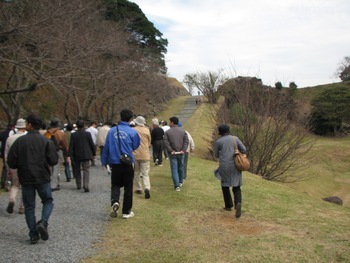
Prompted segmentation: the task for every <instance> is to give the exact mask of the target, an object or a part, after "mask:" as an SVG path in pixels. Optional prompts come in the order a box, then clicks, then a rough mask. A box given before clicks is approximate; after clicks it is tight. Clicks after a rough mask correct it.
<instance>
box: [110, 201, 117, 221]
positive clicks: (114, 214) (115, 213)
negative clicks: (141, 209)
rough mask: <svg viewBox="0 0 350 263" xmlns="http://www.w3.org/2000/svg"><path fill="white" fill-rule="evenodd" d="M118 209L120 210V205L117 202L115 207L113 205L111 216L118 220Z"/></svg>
mask: <svg viewBox="0 0 350 263" xmlns="http://www.w3.org/2000/svg"><path fill="white" fill-rule="evenodd" d="M118 209H119V203H118V202H115V203H114V204H113V205H112V209H111V213H110V214H109V215H110V216H111V217H114V218H116V217H117V216H118V213H117V212H118Z"/></svg>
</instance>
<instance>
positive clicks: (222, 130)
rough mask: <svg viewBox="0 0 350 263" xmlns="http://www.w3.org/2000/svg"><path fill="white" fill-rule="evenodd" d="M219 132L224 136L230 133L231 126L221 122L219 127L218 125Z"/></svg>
mask: <svg viewBox="0 0 350 263" xmlns="http://www.w3.org/2000/svg"><path fill="white" fill-rule="evenodd" d="M218 132H219V135H221V136H224V135H226V134H229V133H230V127H229V126H227V125H226V124H221V125H220V126H219V127H218Z"/></svg>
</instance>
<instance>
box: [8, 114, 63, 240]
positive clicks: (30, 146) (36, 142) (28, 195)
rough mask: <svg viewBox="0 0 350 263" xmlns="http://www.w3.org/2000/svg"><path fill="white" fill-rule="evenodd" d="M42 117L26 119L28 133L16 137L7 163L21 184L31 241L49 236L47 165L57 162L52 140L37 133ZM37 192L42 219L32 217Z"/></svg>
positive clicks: (50, 201)
mask: <svg viewBox="0 0 350 263" xmlns="http://www.w3.org/2000/svg"><path fill="white" fill-rule="evenodd" d="M41 125H42V120H41V118H40V117H39V115H37V114H31V115H30V116H28V117H27V119H26V130H27V131H28V133H27V134H26V135H23V136H22V137H20V138H18V139H17V140H16V141H15V142H14V143H13V145H12V146H11V148H10V151H9V153H8V156H7V164H8V165H9V167H10V168H12V169H17V173H18V179H19V182H20V184H21V186H22V197H23V204H24V209H25V211H24V214H25V217H26V222H27V225H28V228H29V237H30V243H31V244H35V243H37V242H38V240H39V235H40V238H41V239H42V240H48V239H49V235H48V232H47V226H48V221H49V218H50V215H51V212H52V209H53V198H52V193H51V184H50V181H51V172H50V166H53V165H56V164H57V162H58V155H57V152H56V149H55V145H54V143H53V141H51V140H49V139H48V138H46V137H45V136H42V135H41V134H40V133H39V129H40V127H41ZM36 192H37V193H38V195H39V197H40V199H41V203H42V204H43V207H42V212H41V220H40V221H38V222H36V218H35V195H36Z"/></svg>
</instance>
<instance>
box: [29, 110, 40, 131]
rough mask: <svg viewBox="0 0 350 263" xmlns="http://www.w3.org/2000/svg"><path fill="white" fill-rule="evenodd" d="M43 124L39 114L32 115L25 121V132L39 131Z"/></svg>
mask: <svg viewBox="0 0 350 263" xmlns="http://www.w3.org/2000/svg"><path fill="white" fill-rule="evenodd" d="M42 124H43V121H42V119H41V118H40V116H39V114H37V113H32V114H30V115H29V116H28V117H27V119H26V129H27V130H39V129H40V128H41V126H42Z"/></svg>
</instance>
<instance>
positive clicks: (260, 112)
mask: <svg viewBox="0 0 350 263" xmlns="http://www.w3.org/2000/svg"><path fill="white" fill-rule="evenodd" d="M225 85H226V90H228V91H229V93H226V95H225V96H226V104H224V105H223V107H222V108H221V110H220V112H219V114H218V116H221V122H224V123H231V124H232V125H233V127H234V128H233V130H234V133H235V134H237V135H238V136H239V137H240V138H241V139H242V140H243V142H244V144H245V145H246V146H247V149H248V156H249V158H250V159H251V161H252V165H251V168H250V170H249V171H250V172H252V173H255V174H258V175H261V176H262V177H263V178H265V179H268V180H278V181H284V182H290V181H293V180H300V179H301V178H294V177H292V176H291V175H288V176H287V175H286V172H287V171H288V170H290V169H292V168H295V167H296V166H298V165H300V163H301V162H300V160H301V159H302V158H303V157H305V155H306V153H307V152H308V151H309V150H310V149H311V147H312V145H313V143H314V140H313V139H312V138H311V136H310V135H309V134H308V132H307V130H306V129H305V127H301V126H300V125H298V124H297V123H296V122H295V121H293V118H294V112H295V104H294V102H293V99H292V97H290V96H289V95H288V94H287V95H285V94H284V93H281V92H279V91H277V90H276V89H273V88H268V87H265V86H263V85H262V84H261V82H259V81H257V79H255V78H236V79H232V80H230V81H229V82H228V83H226V84H225ZM303 179H305V178H303Z"/></svg>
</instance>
